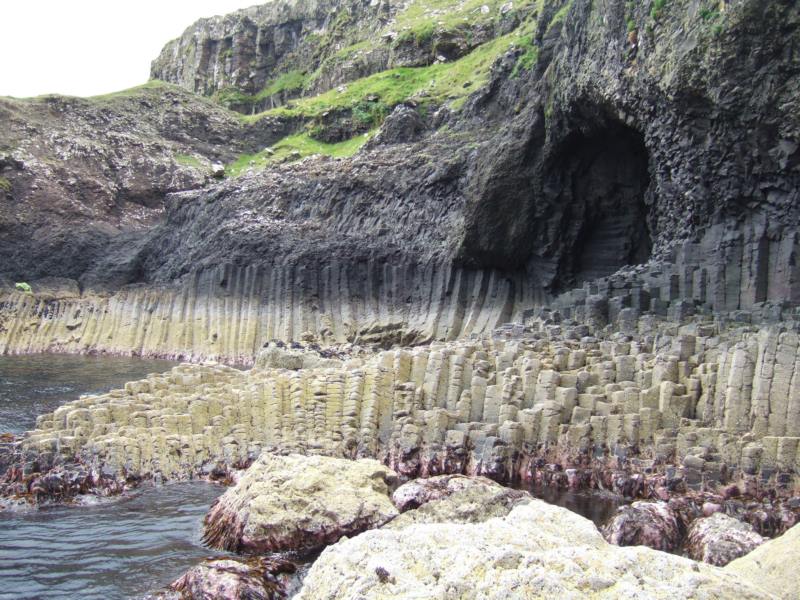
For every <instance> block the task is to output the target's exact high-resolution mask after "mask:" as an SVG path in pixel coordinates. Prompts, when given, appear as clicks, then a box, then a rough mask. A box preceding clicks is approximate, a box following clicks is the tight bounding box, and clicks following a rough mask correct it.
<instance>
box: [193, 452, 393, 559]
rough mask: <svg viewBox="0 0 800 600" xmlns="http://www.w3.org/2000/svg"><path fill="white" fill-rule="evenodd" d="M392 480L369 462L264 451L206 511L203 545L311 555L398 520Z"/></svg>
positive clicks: (375, 462)
mask: <svg viewBox="0 0 800 600" xmlns="http://www.w3.org/2000/svg"><path fill="white" fill-rule="evenodd" d="M396 477H397V476H396V475H395V473H394V472H393V471H391V470H390V469H388V468H387V467H385V466H384V465H382V464H380V463H379V462H377V461H375V460H370V459H362V460H356V461H354V460H347V459H339V458H331V457H326V456H302V455H299V454H291V455H288V456H278V455H274V454H271V453H263V454H262V455H261V456H260V457H259V458H258V460H257V461H256V462H255V463H253V465H251V466H250V467H249V468H248V469H247V471H246V472H245V473H244V475H242V476H241V478H240V479H239V481H238V482H237V484H236V485H235V486H234V487H232V488H230V489H229V490H228V491H226V492H225V493H224V494H223V495H222V496H220V498H219V500H218V501H217V503H216V504H215V505H214V507H213V508H212V509H211V511H210V512H209V515H208V517H207V518H206V539H207V540H209V542H210V543H211V544H212V545H215V546H217V547H221V548H225V549H228V550H237V551H238V550H252V551H273V552H274V551H284V550H313V549H315V548H319V547H322V546H325V545H326V544H330V543H332V542H334V541H336V540H338V539H339V537H341V536H342V535H353V534H355V533H358V532H360V531H363V530H364V529H369V528H372V527H379V526H380V525H383V524H384V523H386V522H387V521H389V520H391V519H393V518H394V517H395V516H397V514H398V510H397V509H396V508H395V506H394V504H392V502H391V499H390V498H389V494H390V487H389V486H390V485H391V484H393V483H394V481H395V480H396Z"/></svg>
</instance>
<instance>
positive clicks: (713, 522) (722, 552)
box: [685, 513, 765, 567]
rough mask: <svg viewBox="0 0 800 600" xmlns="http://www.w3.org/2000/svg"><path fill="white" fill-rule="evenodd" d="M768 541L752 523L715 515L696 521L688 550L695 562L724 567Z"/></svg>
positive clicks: (690, 533)
mask: <svg viewBox="0 0 800 600" xmlns="http://www.w3.org/2000/svg"><path fill="white" fill-rule="evenodd" d="M764 541H765V540H764V538H763V537H761V536H760V535H759V534H758V533H756V531H755V530H754V529H753V527H752V526H751V525H750V524H749V523H743V522H742V521H739V520H737V519H734V518H733V517H729V516H728V515H725V514H723V513H715V514H713V515H711V516H710V517H706V518H703V519H696V520H694V521H692V524H691V526H690V527H689V532H688V534H687V536H686V545H685V548H686V551H687V553H688V554H689V556H691V557H692V558H693V559H695V560H702V561H703V562H707V563H709V564H712V565H717V566H718V567H724V566H725V565H727V564H728V563H729V562H731V561H732V560H734V559H735V558H739V557H740V556H744V555H745V554H747V553H748V552H751V551H753V550H754V549H756V548H758V547H759V546H760V545H761V544H763V543H764Z"/></svg>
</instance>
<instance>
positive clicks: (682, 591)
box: [296, 500, 771, 600]
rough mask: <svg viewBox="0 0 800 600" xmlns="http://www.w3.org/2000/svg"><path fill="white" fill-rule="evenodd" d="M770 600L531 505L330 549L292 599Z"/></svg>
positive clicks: (712, 570)
mask: <svg viewBox="0 0 800 600" xmlns="http://www.w3.org/2000/svg"><path fill="white" fill-rule="evenodd" d="M509 594H511V595H513V597H520V598H554V597H560V598H565V597H575V598H578V597H585V596H587V595H592V596H594V597H598V598H620V597H635V596H638V595H650V594H653V595H657V596H658V597H659V598H670V599H675V600H678V599H683V598H689V597H704V598H716V599H719V600H722V599H724V598H733V597H736V598H752V599H756V598H770V597H771V596H770V595H769V594H768V593H765V592H761V591H759V589H758V588H757V587H755V586H754V585H752V584H751V583H750V582H748V581H746V580H744V579H743V578H741V577H738V576H735V575H733V574H731V573H728V572H725V571H722V570H720V569H718V568H716V567H712V566H708V565H704V564H698V563H695V562H694V561H692V560H690V559H686V558H681V557H678V556H673V555H670V554H666V553H662V552H657V551H654V550H651V549H649V548H642V547H637V548H619V547H617V546H612V545H609V544H607V543H606V542H605V541H604V540H603V538H602V536H601V535H600V533H599V532H598V531H597V529H596V528H595V526H594V525H593V524H592V523H591V521H588V520H587V519H584V518H582V517H580V516H578V515H576V514H574V513H571V512H570V511H568V510H566V509H563V508H558V507H555V506H551V505H547V504H545V503H544V502H541V501H538V500H533V501H530V502H529V503H527V504H523V505H521V506H517V507H516V508H514V509H513V510H512V511H511V512H510V513H509V514H508V515H507V516H505V517H501V518H493V519H489V520H487V521H484V522H481V523H468V524H463V523H460V524H450V523H429V524H414V525H410V526H408V527H404V528H401V529H385V528H384V529H378V530H373V531H368V532H365V533H362V534H361V535H359V536H357V537H355V538H352V539H348V540H343V541H341V542H339V543H338V544H335V545H333V546H330V547H328V548H327V549H326V550H325V551H323V553H322V554H321V555H320V557H319V559H317V561H316V562H315V563H314V565H313V566H312V567H311V569H310V571H309V573H308V575H307V576H306V578H305V580H304V582H303V587H302V588H301V590H300V592H299V593H298V594H297V596H296V598H297V599H298V600H312V599H313V600H316V599H318V598H328V599H329V600H340V599H341V600H344V599H354V598H376V599H377V598H390V597H391V598H407V599H411V598H420V597H424V598H437V597H458V598H498V599H499V598H507V597H509Z"/></svg>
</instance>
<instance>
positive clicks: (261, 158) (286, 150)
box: [225, 132, 372, 177]
mask: <svg viewBox="0 0 800 600" xmlns="http://www.w3.org/2000/svg"><path fill="white" fill-rule="evenodd" d="M371 135H372V133H371V132H370V133H367V134H364V135H359V136H356V137H354V138H352V139H349V140H346V141H344V142H339V143H336V144H328V143H325V142H320V141H318V140H315V139H314V138H312V137H311V136H310V135H309V134H308V133H299V134H295V135H290V136H288V137H285V138H283V139H282V140H281V141H280V142H278V143H277V144H275V145H274V146H272V147H271V148H266V149H264V150H262V151H261V152H259V153H257V154H243V155H242V156H240V157H239V158H238V159H236V161H234V162H233V163H231V164H229V165H228V166H227V167H226V168H225V174H226V175H228V176H229V177H236V176H238V175H241V174H242V173H244V172H246V171H248V170H249V169H254V170H258V169H263V168H264V167H267V166H269V165H272V164H277V163H282V162H291V161H295V160H300V159H301V158H305V157H306V156H312V155H314V154H322V155H325V156H331V157H333V158H344V157H347V156H352V155H353V154H355V153H356V152H357V151H358V149H359V148H361V146H363V145H364V144H365V143H366V141H367V140H368V139H369V138H370V137H371Z"/></svg>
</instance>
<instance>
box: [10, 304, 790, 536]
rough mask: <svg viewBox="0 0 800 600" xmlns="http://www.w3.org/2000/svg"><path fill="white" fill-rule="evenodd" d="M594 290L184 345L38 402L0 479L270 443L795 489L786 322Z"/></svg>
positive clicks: (399, 468)
mask: <svg viewBox="0 0 800 600" xmlns="http://www.w3.org/2000/svg"><path fill="white" fill-rule="evenodd" d="M600 304H601V305H602V302H600ZM589 306H590V307H594V308H592V309H591V310H589V311H588V314H587V318H586V322H585V323H579V322H576V321H568V320H561V319H560V317H559V315H558V314H557V313H552V312H549V311H544V312H542V313H541V314H540V315H539V316H537V317H536V318H532V319H531V320H530V321H529V324H528V325H527V326H525V325H521V324H520V325H511V326H509V327H505V328H500V329H498V330H497V331H496V332H495V333H494V335H492V336H487V337H485V338H481V339H466V340H457V341H453V342H436V343H432V344H430V345H427V346H420V347H410V348H397V349H393V350H388V351H379V352H370V351H367V350H363V349H362V350H361V351H360V352H357V351H353V350H352V349H351V350H350V351H349V352H350V353H349V354H348V351H347V350H346V349H345V350H344V351H342V352H340V353H339V354H338V355H336V356H338V357H339V358H325V357H324V356H322V355H321V354H320V353H318V352H316V351H314V350H311V349H299V350H290V349H286V348H281V347H279V346H278V345H272V346H270V347H269V348H268V349H266V350H265V351H263V352H262V353H261V354H260V356H259V359H258V360H257V361H256V364H255V366H254V367H253V368H252V369H251V370H249V371H239V370H237V369H234V368H231V367H227V366H223V365H220V364H210V363H209V364H201V365H194V364H183V365H181V366H178V367H175V368H173V369H172V370H171V371H170V372H168V373H164V374H158V375H151V376H149V377H148V378H147V379H144V380H141V381H134V382H130V383H128V384H126V386H125V388H124V389H120V390H114V391H112V392H109V393H107V394H103V395H99V396H85V397H81V398H80V399H79V400H77V401H74V402H70V403H68V404H66V405H64V406H62V407H60V408H58V409H57V410H56V411H55V412H54V413H52V414H47V415H43V416H41V417H39V419H38V421H37V428H36V429H35V430H34V431H31V432H29V433H27V434H25V436H24V437H23V438H22V440H21V441H20V442H19V443H18V447H17V449H16V451H15V452H16V453H15V454H14V456H13V457H12V458H10V459H9V460H10V463H11V467H10V468H9V469H8V471H7V473H6V474H5V476H4V483H3V494H4V495H5V496H9V495H18V496H28V497H32V498H33V499H34V500H36V499H39V500H46V499H48V498H53V497H55V498H63V497H65V496H66V497H68V496H70V495H72V494H75V493H79V492H84V491H88V490H91V489H104V488H110V489H112V490H118V489H122V488H123V487H124V485H125V484H126V483H125V482H135V481H138V480H140V479H156V480H174V479H184V478H190V477H197V476H215V477H224V476H225V474H226V473H228V472H230V470H231V469H235V468H238V467H242V466H246V465H248V464H250V463H251V462H252V461H253V460H255V458H256V457H258V455H259V454H260V453H261V451H262V450H264V449H270V450H283V451H286V450H293V451H298V452H301V453H306V454H326V455H331V456H342V457H373V458H378V459H380V460H381V461H383V462H384V463H385V464H387V465H389V466H390V467H391V468H393V469H394V470H395V471H396V472H397V473H398V474H399V475H400V476H402V477H404V478H414V477H419V476H430V475H436V474H443V473H469V474H475V475H477V474H482V475H487V476H489V477H491V478H493V479H495V480H498V481H502V482H507V483H514V482H519V481H522V482H534V483H543V484H547V485H556V486H562V487H572V488H583V487H592V488H600V489H605V490H610V491H613V492H616V493H619V494H622V495H624V496H627V497H639V498H653V499H662V500H667V499H669V498H670V497H672V496H674V495H677V494H687V493H688V494H689V495H694V496H696V502H695V505H696V507H695V508H697V509H699V507H700V506H701V505H702V503H703V502H705V501H719V500H720V498H723V496H724V498H723V499H724V500H730V499H731V497H733V496H737V495H739V494H743V495H745V496H746V497H749V498H755V499H761V498H763V497H764V494H765V493H768V494H769V495H770V497H772V498H781V497H789V496H791V495H792V493H793V492H796V490H797V486H798V473H800V453H798V443H799V442H800V355H799V354H798V333H797V331H796V330H795V328H794V326H793V324H792V323H790V322H787V323H783V324H774V325H772V326H762V327H752V326H746V325H745V326H742V325H731V326H724V325H722V324H721V323H720V322H719V321H716V322H715V321H713V320H704V319H703V318H702V317H699V316H697V317H692V318H688V319H686V320H685V321H684V324H682V325H681V324H678V323H676V322H674V321H671V320H663V319H660V318H658V317H656V316H653V315H645V316H642V317H639V318H637V316H636V313H635V311H633V310H632V309H623V310H622V311H621V312H620V313H619V314H618V315H617V319H616V323H614V324H612V325H606V324H605V323H604V321H603V319H604V318H605V319H607V317H604V315H606V314H607V313H604V312H603V311H602V310H601V309H598V308H597V306H595V304H593V302H591V301H590V302H589ZM323 354H326V356H327V355H328V353H324V352H323ZM330 355H333V353H332V352H331V353H330ZM715 493H716V494H717V495H716V496H714V495H713V494H715ZM704 494H706V496H704ZM708 494H711V495H708ZM738 505H739V508H738V509H735V510H738V511H739V512H740V513H744V512H747V514H748V515H749V516H748V517H747V518H748V519H750V520H751V521H754V522H753V524H754V526H756V528H757V529H758V530H759V531H760V532H762V533H766V534H768V535H769V534H773V533H776V532H779V531H783V530H784V529H786V528H787V527H789V526H791V525H792V524H793V523H794V522H795V520H796V519H797V509H796V508H794V509H793V508H791V507H788V506H784V505H783V504H781V503H780V502H778V503H776V504H770V505H769V507H766V508H765V507H764V506H759V507H758V508H759V510H752V509H753V507H752V506H751V507H750V509H751V510H749V511H746V510H745V509H744V503H742V502H739V503H738ZM730 510H734V509H730ZM693 516H698V515H697V514H695V515H693Z"/></svg>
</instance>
